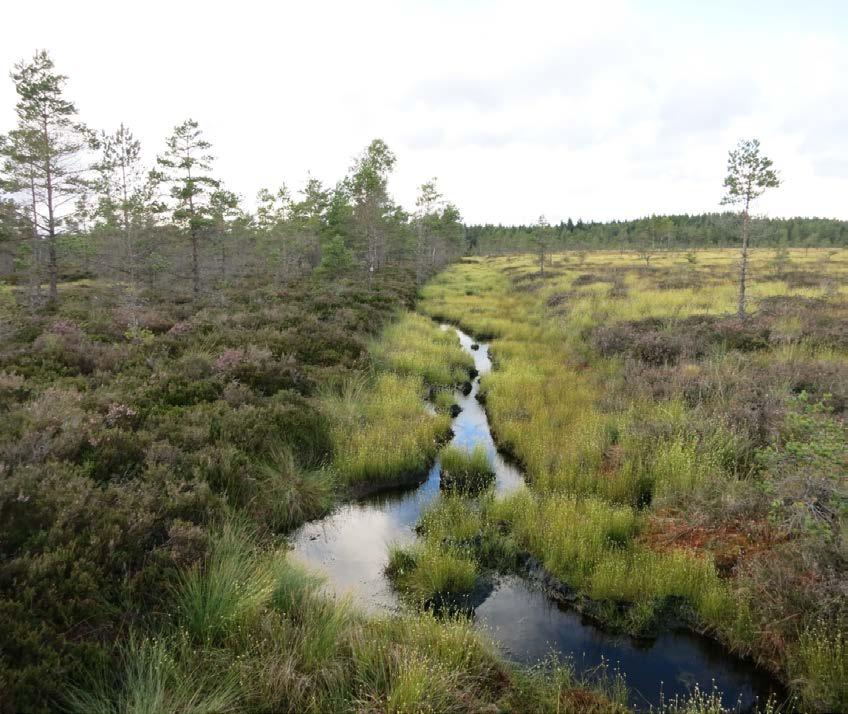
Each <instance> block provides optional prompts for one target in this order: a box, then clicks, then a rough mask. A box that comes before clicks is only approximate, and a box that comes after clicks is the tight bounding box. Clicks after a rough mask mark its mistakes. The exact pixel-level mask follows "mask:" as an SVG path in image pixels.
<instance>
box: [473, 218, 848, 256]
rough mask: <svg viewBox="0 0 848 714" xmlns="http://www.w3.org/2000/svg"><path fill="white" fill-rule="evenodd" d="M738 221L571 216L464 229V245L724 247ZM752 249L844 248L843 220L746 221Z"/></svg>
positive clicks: (734, 240)
mask: <svg viewBox="0 0 848 714" xmlns="http://www.w3.org/2000/svg"><path fill="white" fill-rule="evenodd" d="M741 221H742V217H741V215H740V214H739V213H734V212H730V211H723V212H715V213H701V214H692V215H690V214H676V215H652V216H645V217H643V218H635V219H630V220H616V221H586V222H584V221H582V220H580V219H578V220H577V221H576V222H575V221H574V220H572V219H571V218H569V219H567V220H565V221H561V222H560V223H557V224H553V225H548V224H547V222H537V223H533V224H529V225H512V226H511V225H501V224H492V223H486V224H474V225H467V226H466V228H465V231H466V241H467V243H468V247H469V250H470V251H472V252H476V253H501V252H507V253H508V252H515V251H528V252H535V251H536V250H537V246H536V244H537V241H538V239H539V237H540V234H541V235H544V237H545V238H546V239H547V241H548V245H549V248H552V249H554V250H569V249H582V250H591V249H593V248H599V249H610V250H630V251H637V252H638V251H641V250H644V249H645V248H648V249H651V250H654V251H660V250H690V249H695V248H724V247H736V246H738V245H739V233H740V227H741ZM751 233H752V239H753V241H754V244H755V245H756V246H761V247H769V248H777V247H799V248H804V247H809V248H827V247H844V246H845V245H848V221H843V220H838V219H832V218H803V217H795V218H768V217H751Z"/></svg>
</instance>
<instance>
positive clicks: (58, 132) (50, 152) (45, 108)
mask: <svg viewBox="0 0 848 714" xmlns="http://www.w3.org/2000/svg"><path fill="white" fill-rule="evenodd" d="M11 77H12V81H13V82H14V83H15V91H16V92H17V94H18V103H17V105H16V107H15V113H16V114H17V127H16V128H15V129H14V130H12V131H11V132H10V133H9V136H8V137H7V139H6V141H4V142H3V144H2V151H3V158H4V162H3V171H4V174H5V177H4V185H5V187H6V190H7V191H12V192H14V193H16V194H17V195H19V196H21V197H22V198H21V201H22V203H24V204H25V205H26V206H27V209H28V211H29V213H30V216H31V222H32V235H33V244H34V252H35V253H38V252H39V251H38V250H37V248H38V247H40V246H39V244H40V243H41V242H42V241H44V242H46V246H47V274H48V280H49V285H50V288H49V301H50V303H51V304H55V303H56V302H57V300H58V297H59V292H58V283H59V258H58V242H59V236H60V234H61V232H62V228H63V226H64V225H65V224H66V223H67V222H68V221H70V220H71V219H72V218H73V214H74V211H75V207H76V205H77V203H76V199H77V198H78V196H79V194H80V193H81V192H82V191H83V189H84V188H85V186H86V173H87V167H86V165H85V163H84V161H85V155H84V149H85V148H86V147H87V146H89V145H90V144H91V135H90V133H89V132H88V131H87V130H86V129H85V127H84V126H83V125H82V124H80V123H79V122H78V121H77V120H76V116H77V110H76V107H75V106H74V104H73V103H72V102H70V101H68V100H67V99H66V98H65V96H64V94H63V90H64V86H65V81H66V80H67V78H66V77H65V76H64V75H61V74H57V73H56V72H55V71H54V64H53V60H51V59H50V57H49V55H48V54H47V52H45V51H43V50H42V51H39V52H36V54H35V56H34V57H33V58H32V60H31V61H30V62H20V63H18V64H16V65H15V68H14V70H13V71H12V74H11ZM35 267H37V266H35Z"/></svg>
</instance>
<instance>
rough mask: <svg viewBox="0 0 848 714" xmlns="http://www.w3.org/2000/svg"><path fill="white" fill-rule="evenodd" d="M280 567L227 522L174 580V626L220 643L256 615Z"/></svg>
mask: <svg viewBox="0 0 848 714" xmlns="http://www.w3.org/2000/svg"><path fill="white" fill-rule="evenodd" d="M280 567H282V561H281V560H280V558H279V557H278V556H277V554H274V553H270V554H269V553H266V552H262V551H260V550H258V549H256V547H255V546H254V544H253V542H252V541H251V540H250V538H249V537H248V536H247V534H246V533H245V532H244V530H243V526H240V525H236V524H234V523H228V524H227V525H226V526H225V527H224V528H223V529H222V530H221V532H220V533H218V534H217V535H216V537H215V538H214V540H213V542H212V546H211V549H210V554H209V556H208V558H207V559H206V562H205V563H204V564H203V565H202V566H195V567H193V568H191V569H189V570H187V571H184V572H183V573H182V574H181V576H180V578H179V580H178V583H177V585H176V589H175V590H176V591H175V597H174V600H175V612H176V616H177V619H178V621H179V623H180V625H181V626H182V627H184V628H185V630H186V631H187V632H188V634H189V636H190V637H191V638H192V639H193V640H195V641H197V642H200V643H207V644H209V643H220V642H222V641H223V640H224V639H225V638H226V637H227V636H228V635H229V634H230V633H232V632H233V630H234V629H238V628H240V627H244V626H249V625H250V624H251V622H252V621H254V620H255V619H256V618H257V617H258V616H259V614H260V612H261V610H262V608H263V607H264V605H265V603H266V602H267V601H268V599H269V597H270V596H271V594H272V593H273V592H274V587H275V582H276V579H277V574H278V572H279V570H278V569H279V568H280Z"/></svg>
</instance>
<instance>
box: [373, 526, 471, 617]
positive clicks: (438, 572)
mask: <svg viewBox="0 0 848 714" xmlns="http://www.w3.org/2000/svg"><path fill="white" fill-rule="evenodd" d="M386 573H387V575H388V576H389V577H390V578H391V579H392V581H393V582H394V584H395V586H396V587H397V588H398V589H399V590H400V591H401V592H402V593H403V594H404V595H405V596H407V597H408V598H409V599H410V600H412V601H413V602H414V603H416V604H418V605H420V606H429V605H435V606H437V607H439V606H441V605H443V604H444V605H451V604H458V603H459V602H460V601H461V599H462V598H463V597H465V596H467V595H469V594H470V593H471V591H472V590H473V589H474V586H475V584H476V583H477V575H478V569H477V564H476V563H475V562H474V560H472V559H470V558H469V557H468V556H467V555H465V554H463V553H461V552H460V551H458V550H454V549H452V548H444V547H441V546H439V545H437V544H435V543H429V542H428V543H424V544H416V545H413V546H407V547H399V546H392V547H391V548H390V549H389V562H388V565H387V566H386Z"/></svg>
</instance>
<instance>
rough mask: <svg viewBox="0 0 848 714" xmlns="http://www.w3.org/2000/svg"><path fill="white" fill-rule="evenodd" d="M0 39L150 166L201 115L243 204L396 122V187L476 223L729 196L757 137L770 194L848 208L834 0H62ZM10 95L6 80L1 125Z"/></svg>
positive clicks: (812, 206)
mask: <svg viewBox="0 0 848 714" xmlns="http://www.w3.org/2000/svg"><path fill="white" fill-rule="evenodd" d="M0 36H2V41H0V70H2V69H4V68H6V69H8V70H11V68H12V66H13V65H14V63H15V62H18V61H20V60H21V59H24V58H29V57H31V56H32V54H33V52H34V51H35V50H36V49H41V48H44V49H47V50H48V51H49V52H50V53H51V56H52V57H53V59H54V61H55V63H56V66H57V70H58V71H60V72H62V73H63V74H66V75H68V77H69V80H68V83H67V94H68V97H69V98H70V99H72V100H73V101H74V102H75V103H76V105H77V107H78V109H79V111H80V117H81V118H82V119H83V120H84V121H85V122H86V123H87V124H88V125H90V126H91V127H93V128H96V129H107V130H113V129H114V128H116V127H117V126H118V125H119V124H120V123H121V122H124V123H125V124H127V125H128V126H129V127H130V128H131V129H132V130H133V131H134V133H135V134H136V136H137V137H138V138H139V139H141V141H142V144H143V147H144V151H145V156H146V157H147V158H148V160H150V161H151V162H152V161H153V160H154V159H155V156H156V154H157V153H158V152H160V151H162V149H163V146H164V139H165V137H166V136H167V135H168V134H169V133H170V131H171V130H172V128H173V127H174V125H176V124H177V123H179V122H181V121H182V120H183V119H185V118H188V117H192V118H194V119H196V120H197V121H198V122H199V123H200V125H201V127H202V129H203V130H204V133H205V135H206V138H207V139H208V140H209V141H211V142H212V144H213V147H214V154H215V156H216V165H215V169H216V175H217V176H219V177H220V178H222V179H223V180H224V181H225V183H226V184H227V185H228V187H229V188H230V189H231V190H234V191H236V192H237V193H239V194H240V195H242V196H243V197H245V200H246V204H247V205H248V206H251V205H253V201H254V197H255V194H256V192H257V191H258V190H259V189H260V188H262V187H269V188H276V187H278V186H279V185H280V184H282V183H285V184H286V185H287V186H289V188H290V189H292V190H294V191H296V190H298V189H299V188H301V187H302V186H303V184H304V183H305V181H306V179H307V178H308V177H309V176H310V175H311V176H314V177H316V178H319V179H321V180H322V181H324V182H326V183H328V184H334V183H335V182H336V181H337V180H338V179H339V178H341V177H342V176H343V175H344V174H345V172H346V171H347V170H348V168H349V167H350V165H351V164H352V162H353V160H354V157H355V156H356V155H357V154H358V153H360V152H361V151H362V149H363V148H364V147H365V146H366V145H367V144H368V143H369V142H370V141H371V140H372V139H373V138H376V137H380V138H382V139H384V140H385V141H386V142H387V143H388V145H389V146H390V147H391V148H392V150H393V151H394V152H395V154H396V155H397V159H398V161H397V167H396V170H395V172H394V174H393V176H392V180H391V184H390V187H391V190H392V192H393V194H394V196H395V198H396V199H397V200H398V201H400V202H401V203H402V204H403V205H404V206H406V207H407V208H412V207H413V205H414V201H415V195H416V192H417V187H418V186H419V185H420V184H421V183H423V182H424V181H426V180H428V179H430V178H431V177H437V178H438V185H439V187H440V189H441V191H442V192H443V193H444V194H445V196H446V197H447V198H448V199H449V200H451V201H452V202H454V203H455V204H456V205H457V206H458V207H459V209H460V211H461V212H462V215H463V217H464V218H465V220H466V222H469V223H482V222H486V223H504V224H513V223H531V222H534V221H536V220H537V219H538V217H539V216H540V215H542V214H544V215H545V216H546V217H547V219H548V220H549V221H550V222H552V223H553V222H557V221H559V220H564V219H566V218H568V217H571V218H573V219H575V220H576V219H577V218H582V219H583V220H609V219H626V218H634V217H639V216H645V215H650V214H654V213H657V214H661V213H684V212H688V213H697V212H702V211H714V210H720V208H721V207H720V200H721V196H722V181H723V179H724V175H725V169H726V162H727V152H728V150H729V149H730V148H732V147H733V146H734V145H735V144H736V142H737V141H738V140H739V139H741V138H749V137H756V138H759V139H760V141H761V144H762V149H763V151H764V152H765V154H766V155H768V156H769V157H770V158H772V159H773V161H774V164H775V166H776V168H777V169H778V170H779V171H780V175H781V179H782V182H783V183H782V185H781V186H780V187H779V188H777V189H773V190H771V191H770V192H769V193H767V194H766V195H765V196H764V197H763V198H761V199H760V200H759V201H758V202H757V204H756V206H755V211H757V212H758V213H764V214H768V215H772V216H796V215H804V216H813V215H816V216H825V217H834V218H842V219H848V41H846V40H848V3H845V2H843V1H841V0H821V1H819V2H816V1H815V0H806V1H805V2H800V1H798V0H767V1H763V2H760V1H754V0H748V1H746V0H735V1H731V0H711V1H710V2H702V1H701V0H676V1H673V0H594V1H592V2H590V1H588V0H585V1H583V2H569V1H567V0H560V1H558V2H543V1H541V0H522V1H521V2H518V1H517V0H512V1H509V2H507V1H497V0H495V1H486V0H452V1H451V0H437V1H432V2H410V1H408V0H394V1H388V0H387V1H381V0H358V1H357V2H350V1H349V0H348V1H347V2H345V1H340V2H329V1H323V0H312V1H310V2H288V1H285V0H282V1H277V2H254V1H252V0H241V2H238V3H233V2H226V3H223V2H215V1H214V0H207V1H206V2H193V1H189V0H170V1H169V2H160V0H148V1H147V2H143V3H141V2H134V3H129V2H114V0H111V1H109V2H100V1H97V2H95V1H90V0H75V1H74V2H67V0H66V1H65V2H54V1H53V0H45V1H42V2H39V3H21V2H18V3H10V4H9V5H8V6H6V7H4V10H3V29H2V30H0ZM14 103H15V93H14V87H13V85H12V82H11V80H9V79H6V78H5V77H4V76H0V133H2V132H4V131H7V130H8V129H10V128H12V126H13V122H14V111H13V108H14Z"/></svg>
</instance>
